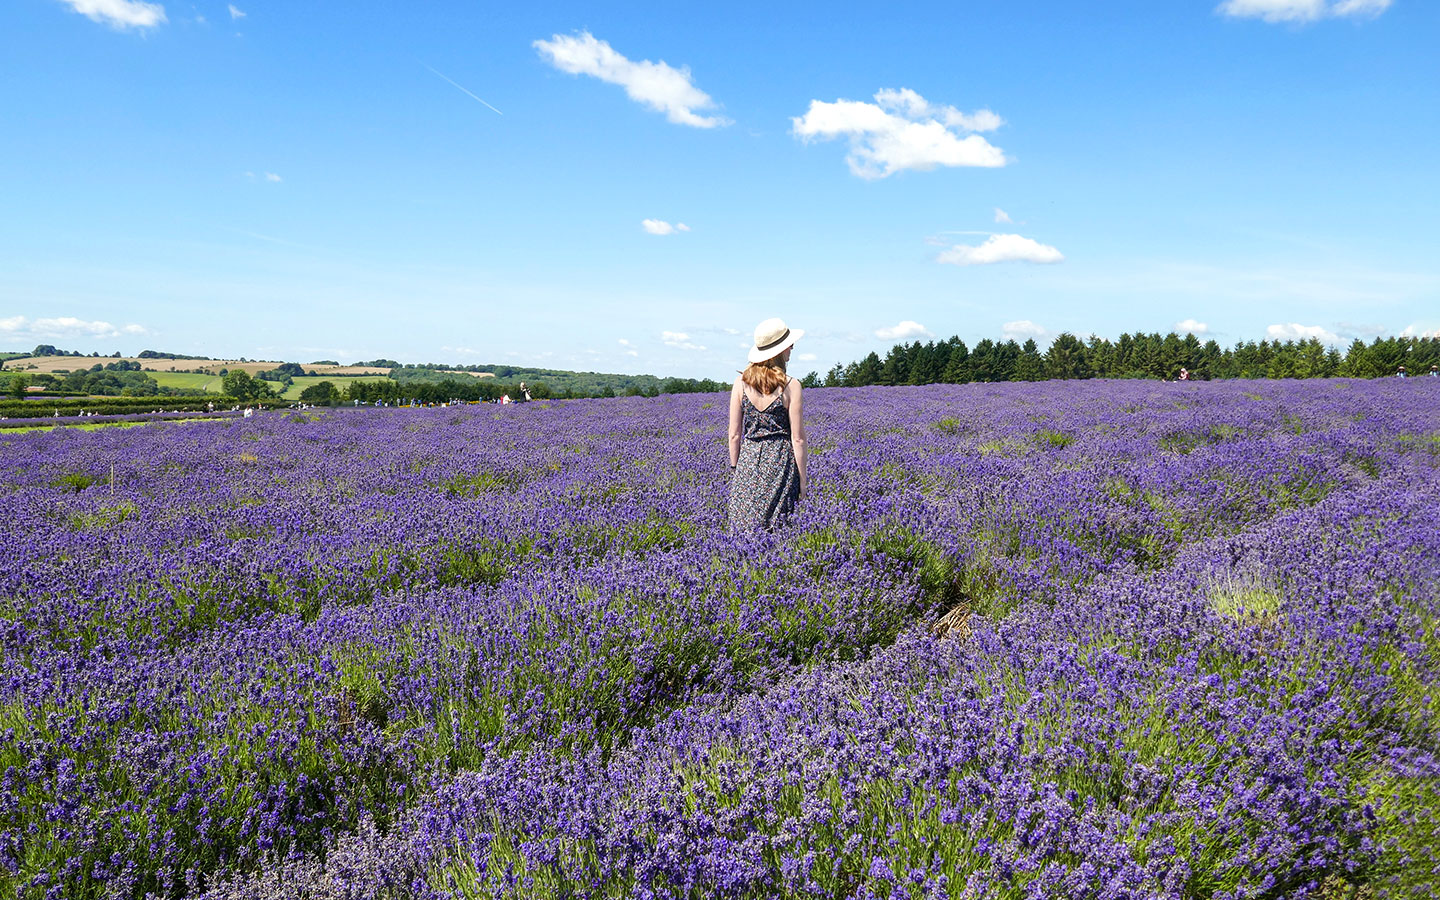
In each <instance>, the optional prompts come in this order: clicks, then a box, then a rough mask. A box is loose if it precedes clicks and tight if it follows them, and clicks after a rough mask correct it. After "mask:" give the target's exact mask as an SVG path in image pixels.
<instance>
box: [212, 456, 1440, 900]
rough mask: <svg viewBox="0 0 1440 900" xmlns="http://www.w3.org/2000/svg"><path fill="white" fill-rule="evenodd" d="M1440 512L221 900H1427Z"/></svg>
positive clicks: (1099, 602)
mask: <svg viewBox="0 0 1440 900" xmlns="http://www.w3.org/2000/svg"><path fill="white" fill-rule="evenodd" d="M1437 488H1440V478H1437V477H1436V476H1435V475H1433V474H1432V475H1431V476H1429V478H1428V479H1427V480H1426V482H1425V483H1423V484H1420V485H1412V486H1411V489H1409V490H1397V489H1395V488H1393V487H1375V488H1370V489H1366V490H1362V491H1360V492H1358V493H1357V494H1355V495H1354V496H1351V497H1347V498H1344V499H1343V500H1341V499H1339V498H1336V499H1332V500H1331V501H1327V502H1326V503H1325V504H1323V505H1322V506H1321V507H1318V508H1316V509H1315V510H1312V511H1306V512H1299V513H1290V514H1285V515H1282V516H1281V517H1279V518H1277V519H1276V520H1274V521H1272V522H1270V523H1268V524H1266V525H1265V526H1262V527H1259V528H1256V529H1254V530H1253V531H1251V532H1249V533H1247V534H1244V535H1241V536H1238V537H1235V538H1227V539H1217V540H1211V541H1207V542H1205V543H1204V544H1202V545H1200V546H1197V547H1194V548H1192V549H1190V550H1187V551H1186V552H1185V553H1183V554H1182V555H1181V558H1180V560H1178V561H1177V563H1176V565H1175V566H1174V567H1173V568H1171V569H1169V570H1167V571H1165V572H1162V573H1157V574H1155V575H1152V576H1150V577H1146V578H1142V579H1135V578H1124V577H1110V578H1107V579H1102V580H1101V582H1099V583H1097V584H1095V585H1093V586H1092V587H1091V588H1090V589H1087V590H1084V591H1080V592H1076V593H1074V594H1072V595H1070V596H1067V597H1066V598H1065V600H1066V602H1065V603H1064V604H1061V605H1058V606H1051V605H1048V604H1029V605H1026V606H1024V607H1022V608H1020V609H1017V610H1015V611H1014V613H1013V614H1012V615H1010V616H1009V617H1007V618H1006V619H1005V620H1003V621H1000V622H992V621H989V620H979V621H976V622H974V623H973V626H972V627H971V628H970V630H969V633H968V634H967V635H966V637H965V638H964V639H963V640H945V641H936V640H934V639H932V638H931V637H930V636H929V635H928V634H926V633H924V632H923V631H919V630H912V631H908V632H906V633H905V634H904V636H903V637H902V639H901V640H900V641H899V642H898V643H896V644H895V645H893V646H891V647H889V648H887V649H885V650H883V651H882V652H880V653H879V654H877V655H876V656H875V657H874V658H873V659H870V660H867V661H863V662H858V663H850V664H843V665H838V666H831V667H826V668H816V669H811V670H809V671H807V672H805V673H803V674H800V675H798V676H796V677H793V678H790V679H786V680H784V681H782V682H781V683H779V684H776V685H774V686H772V687H770V689H768V690H766V691H764V692H759V693H753V694H750V695H746V696H742V697H738V698H737V697H733V696H728V697H727V696H716V697H712V698H710V699H709V702H707V703H697V704H695V705H694V706H692V707H690V708H686V709H684V710H681V711H678V712H676V713H674V714H673V715H672V716H670V717H669V718H667V719H666V720H665V721H664V722H663V723H661V724H659V725H657V726H655V727H653V728H648V729H643V730H640V731H638V732H637V733H636V734H634V735H633V739H632V742H631V744H630V746H629V747H628V748H627V749H626V750H624V751H623V752H621V753H618V754H615V755H613V756H610V757H606V756H605V755H604V754H601V753H590V754H587V755H584V756H574V755H565V754H556V753H553V752H550V751H546V750H543V749H537V750H536V751H535V752H533V753H529V754H523V755H517V756H510V757H498V756H496V757H491V758H489V759H487V760H486V761H485V763H484V764H483V765H482V766H481V767H480V769H479V770H478V771H476V772H473V773H467V774H463V775H461V776H459V777H457V778H456V779H455V780H454V781H453V782H452V783H451V784H449V785H446V786H444V787H442V788H441V789H440V790H439V791H438V792H437V794H436V795H435V796H434V797H432V798H430V799H428V800H427V801H426V802H425V803H424V804H422V805H421V806H420V807H418V808H416V809H414V810H412V811H411V812H410V813H408V814H407V815H406V816H405V817H404V818H403V819H402V821H401V822H400V823H399V824H398V825H397V826H396V827H395V828H393V829H392V830H391V831H390V832H389V834H387V835H383V836H382V835H379V834H377V833H376V832H375V831H374V830H373V828H365V829H362V832H361V834H359V835H356V836H351V837H348V838H346V839H345V840H344V841H341V842H339V844H338V845H337V846H336V847H334V848H333V849H332V851H331V854H330V857H329V860H328V862H327V863H326V864H323V865H322V864H319V863H316V862H313V861H312V862H295V861H292V862H291V863H290V864H289V865H284V864H277V865H276V867H275V868H274V869H273V870H271V871H269V872H268V873H266V874H264V875H262V876H259V877H255V878H251V879H247V880H243V881H236V882H232V883H229V884H227V885H225V886H223V887H221V888H219V889H217V890H215V891H213V892H212V893H210V894H209V895H208V896H210V897H211V898H214V900H242V898H243V900H259V898H267V900H278V898H283V897H298V896H337V897H338V896H345V897H354V898H362V897H384V896H419V897H479V896H486V897H489V896H495V897H499V896H505V897H514V896H519V897H527V896H533V897H541V896H544V897H562V896H573V897H605V896H717V895H724V896H735V897H907V898H912V897H913V898H920V897H946V896H960V897H976V898H979V897H1022V896H1023V897H1057V898H1059V897H1066V898H1090V897H1093V898H1136V897H1166V898H1191V897H1214V898H1240V897H1258V896H1264V897H1303V896H1316V897H1326V896H1330V897H1333V896H1346V895H1348V894H1347V893H1346V892H1347V891H1348V892H1361V891H1364V892H1366V893H1365V895H1367V896H1395V897H1425V896H1432V895H1433V892H1434V890H1435V889H1436V888H1437V886H1440V877H1437V876H1440V851H1437V847H1440V842H1437V841H1436V837H1437V836H1440V832H1437V826H1436V817H1435V813H1436V811H1437V809H1440V806H1437V804H1440V732H1437V730H1436V727H1435V722H1436V721H1437V712H1440V697H1436V696H1435V693H1434V686H1435V685H1436V683H1437V679H1440V655H1437V652H1436V651H1437V649H1440V645H1437V627H1436V622H1437V614H1440V589H1437V588H1440V537H1437V536H1440V512H1437V506H1436V504H1435V503H1434V497H1435V492H1436V490H1437ZM1377 526H1381V527H1377Z"/></svg>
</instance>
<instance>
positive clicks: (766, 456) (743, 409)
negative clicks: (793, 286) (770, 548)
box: [728, 319, 806, 528]
mask: <svg viewBox="0 0 1440 900" xmlns="http://www.w3.org/2000/svg"><path fill="white" fill-rule="evenodd" d="M802 334H804V332H803V331H799V330H796V329H790V328H786V327H785V323H784V322H782V321H781V320H779V319H766V320H765V321H763V322H761V323H760V324H759V325H758V326H756V328H755V346H754V347H752V348H751V350H750V356H749V362H750V364H749V365H748V366H746V367H745V371H743V372H741V373H740V377H739V378H737V379H735V386H734V387H733V388H731V389H730V470H731V472H732V473H733V474H732V477H731V479H730V509H729V516H728V521H729V524H730V527H731V528H771V527H773V526H774V525H775V524H776V523H777V522H778V521H779V520H780V519H782V518H784V517H785V516H788V515H789V514H790V512H791V511H792V510H794V509H795V504H796V503H798V502H799V501H800V499H801V498H803V497H804V496H805V490H806V480H805V423H804V422H803V421H802V420H801V410H800V382H798V381H796V380H795V379H793V378H791V377H790V376H789V375H788V374H786V372H785V364H786V363H787V362H789V361H790V348H791V347H793V346H794V345H795V341H796V340H797V339H798V338H799V337H800V336H801V335H802Z"/></svg>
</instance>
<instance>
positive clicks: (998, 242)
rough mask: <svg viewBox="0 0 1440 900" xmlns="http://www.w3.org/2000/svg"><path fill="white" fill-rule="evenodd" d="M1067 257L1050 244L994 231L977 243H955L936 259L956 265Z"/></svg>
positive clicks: (1052, 261) (1042, 261) (1053, 261)
mask: <svg viewBox="0 0 1440 900" xmlns="http://www.w3.org/2000/svg"><path fill="white" fill-rule="evenodd" d="M1064 259H1065V257H1064V256H1062V255H1061V254H1060V251H1059V250H1056V249H1055V248H1054V247H1051V246H1050V245H1048V244H1041V243H1039V242H1037V241H1032V240H1030V239H1029V238H1027V237H1021V236H1020V235H1018V234H992V235H990V237H989V238H987V239H986V241H985V243H983V244H981V245H979V246H978V247H977V246H971V245H969V244H956V245H955V246H954V247H951V248H950V249H949V250H946V251H945V252H944V253H941V254H940V255H939V256H938V257H936V260H935V261H936V262H941V263H949V264H951V265H956V266H981V265H986V264H989V263H999V262H1032V263H1058V262H1062V261H1064Z"/></svg>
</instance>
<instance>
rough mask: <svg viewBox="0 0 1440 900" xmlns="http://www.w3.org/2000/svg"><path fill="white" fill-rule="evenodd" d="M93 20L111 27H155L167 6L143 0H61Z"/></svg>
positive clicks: (162, 19) (163, 19)
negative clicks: (143, 0)
mask: <svg viewBox="0 0 1440 900" xmlns="http://www.w3.org/2000/svg"><path fill="white" fill-rule="evenodd" d="M61 2H62V3H64V4H65V5H66V6H68V7H70V8H71V9H73V10H75V11H76V12H78V13H80V14H81V15H83V16H86V17H87V18H89V19H90V20H91V21H95V22H100V23H101V24H104V25H109V26H110V27H111V28H116V29H122V30H123V29H126V28H153V27H154V26H156V25H159V24H161V23H162V22H166V21H168V20H167V19H166V18H165V7H163V6H161V5H160V4H159V3H145V2H142V0H61Z"/></svg>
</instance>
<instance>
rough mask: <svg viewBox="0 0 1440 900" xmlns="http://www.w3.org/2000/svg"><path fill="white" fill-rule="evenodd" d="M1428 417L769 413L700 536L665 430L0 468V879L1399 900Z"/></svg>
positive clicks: (939, 396) (566, 419)
mask: <svg viewBox="0 0 1440 900" xmlns="http://www.w3.org/2000/svg"><path fill="white" fill-rule="evenodd" d="M1435 387H1436V386H1434V385H1431V384H1429V383H1391V382H1380V383H1362V382H1352V381H1333V382H1324V383H1306V384H1290V383H1271V382H1264V383H1250V382H1241V383H1230V384H1204V385H1158V384H1153V383H1124V382H1121V383H1116V382H1086V383H1046V384H1038V385H964V386H932V387H927V388H895V389H855V390H845V389H830V390H825V391H816V392H813V393H812V394H811V395H810V397H809V398H808V399H809V402H808V403H807V410H808V411H809V418H810V422H809V430H810V431H811V432H812V448H813V453H814V455H813V458H812V469H811V470H812V480H813V487H814V493H813V496H812V497H811V498H810V499H809V500H808V501H807V502H806V504H805V505H804V506H803V507H802V509H801V511H800V513H799V515H798V516H797V518H796V519H795V521H794V522H792V523H791V524H790V525H789V526H788V527H787V528H785V529H783V530H781V531H779V532H776V533H774V534H753V535H744V536H739V537H738V538H737V537H736V536H733V535H728V534H726V533H724V531H723V509H724V503H723V498H724V496H725V490H726V480H727V475H728V469H727V468H726V467H725V465H724V403H723V402H720V400H719V398H714V397H707V396H703V395H701V396H696V395H691V396H672V397H662V398H659V399H653V400H648V399H644V398H632V399H625V400H614V401H571V402H555V403H533V404H528V405H523V406H517V407H508V408H505V409H496V408H494V407H471V408H462V409H426V410H408V409H399V410H391V409H382V410H361V411H356V410H349V411H346V410H337V411H334V412H320V411H312V412H309V413H304V414H281V413H267V414H265V415H263V416H260V417H257V418H253V419H248V420H243V419H242V420H234V421H230V422H225V423H213V424H210V425H207V426H206V427H204V428H187V427H185V426H176V425H156V426H154V427H151V428H145V429H127V430H124V431H119V430H116V431H105V430H101V431H96V432H89V433H67V432H64V431H63V430H56V431H52V432H35V433H27V434H19V435H10V436H6V435H4V434H3V433H0V510H3V513H4V515H5V516H6V519H7V521H9V522H10V523H12V525H11V534H12V535H18V536H21V537H20V538H18V539H17V540H15V541H13V542H12V552H11V553H10V554H7V555H6V556H5V557H4V558H3V560H0V596H3V597H4V598H5V604H4V606H3V616H0V646H3V653H4V656H3V670H0V684H3V691H4V694H3V700H0V702H3V706H0V709H3V711H4V720H3V722H0V729H3V733H4V735H5V741H4V744H3V746H0V773H3V775H0V879H3V883H4V884H5V886H6V888H7V891H8V892H11V893H14V894H15V895H16V896H20V897H106V896H115V897H144V896H147V895H155V896H165V897H182V896H198V895H202V894H206V895H209V896H213V897H217V898H218V897H283V896H290V897H321V896H336V897H411V896H418V897H442V896H449V897H460V896H466V897H469V896H513V895H530V896H646V895H653V896H712V895H716V894H725V895H735V896H756V897H761V896H797V897H799V896H805V897H811V896H834V897H840V896H847V897H848V896H861V897H864V896H885V897H892V896H897V897H898V896H904V897H928V896H964V897H1030V896H1034V897H1051V896H1053V897H1122V896H1123V897H1131V896H1133V897H1252V896H1253V897H1261V896H1265V897H1278V896H1316V897H1326V896H1329V897H1344V896H1361V895H1364V894H1365V893H1366V892H1368V893H1369V894H1370V895H1377V896H1384V895H1396V896H1404V895H1407V894H1408V895H1413V896H1427V895H1428V893H1427V892H1428V891H1430V890H1431V889H1432V888H1433V886H1434V884H1435V878H1436V875H1435V873H1436V868H1435V867H1436V866H1437V864H1440V861H1437V859H1436V856H1435V850H1434V848H1435V846H1436V845H1437V843H1440V839H1437V835H1436V833H1435V826H1434V822H1435V820H1436V819H1437V818H1440V804H1437V796H1440V794H1437V789H1436V783H1437V778H1440V762H1437V752H1440V724H1437V722H1440V718H1437V714H1440V694H1437V692H1436V683H1437V679H1436V674H1437V665H1440V634H1437V625H1436V621H1437V617H1436V609H1437V604H1440V597H1437V584H1440V577H1437V576H1440V529H1437V526H1440V511H1437V504H1436V502H1435V501H1436V498H1437V493H1440V491H1437V488H1440V469H1437V461H1440V421H1437V419H1440V415H1437V413H1436V411H1435V410H1436V401H1437V400H1440V390H1435ZM112 465H113V466H114V467H115V471H116V476H115V483H114V486H113V487H112V486H111V484H110V481H109V472H110V467H111V466H112ZM947 614H948V615H947ZM942 615H945V616H946V622H947V623H948V624H953V625H954V626H955V627H954V629H953V630H952V631H951V633H950V635H949V636H947V637H945V638H943V639H937V638H935V637H933V636H932V634H931V632H930V630H929V627H928V626H930V625H931V624H932V623H933V622H935V621H936V620H937V619H938V618H939V617H941V616H942Z"/></svg>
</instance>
